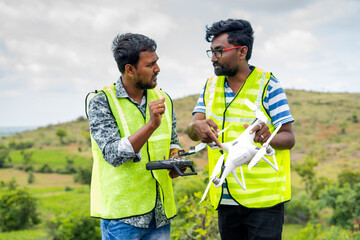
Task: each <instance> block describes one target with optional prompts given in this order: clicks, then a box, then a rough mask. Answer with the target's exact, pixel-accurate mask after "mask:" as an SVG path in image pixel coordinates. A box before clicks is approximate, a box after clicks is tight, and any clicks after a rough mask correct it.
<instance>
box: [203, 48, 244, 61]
mask: <svg viewBox="0 0 360 240" xmlns="http://www.w3.org/2000/svg"><path fill="white" fill-rule="evenodd" d="M241 47H243V46H236V47H231V48H224V49H215V50H212V49H209V50H206V54H207V56H208V57H209V58H212V56H213V55H215V57H216V58H221V56H222V54H223V52H224V51H228V50H232V49H237V48H241Z"/></svg>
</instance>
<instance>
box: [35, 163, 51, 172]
mask: <svg viewBox="0 0 360 240" xmlns="http://www.w3.org/2000/svg"><path fill="white" fill-rule="evenodd" d="M38 172H40V173H52V172H53V170H52V169H51V167H50V166H49V165H48V164H47V163H45V164H44V165H42V167H41V168H39V170H38Z"/></svg>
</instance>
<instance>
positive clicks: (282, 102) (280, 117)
mask: <svg viewBox="0 0 360 240" xmlns="http://www.w3.org/2000/svg"><path fill="white" fill-rule="evenodd" d="M252 69H253V68H252ZM205 87H206V85H205V86H204V88H203V89H202V91H201V93H200V96H199V99H198V101H197V103H196V106H195V108H194V111H193V112H192V114H193V115H194V114H195V113H204V114H205V110H206V106H205V103H204V91H205ZM224 88H225V99H226V105H229V104H230V102H231V101H232V100H233V98H234V97H235V93H234V92H233V91H232V89H231V88H230V87H229V85H228V84H227V81H225V83H224ZM263 106H264V108H265V110H266V111H267V113H268V114H269V116H270V118H271V122H272V123H273V124H274V126H275V127H277V126H278V125H279V123H282V124H285V123H289V122H293V121H294V118H293V117H292V115H291V112H290V108H289V104H288V101H287V98H286V94H285V92H284V89H283V88H282V87H281V86H280V82H279V81H278V80H277V79H275V78H274V77H271V78H270V80H269V84H268V87H267V91H266V95H265V98H264V100H263ZM220 204H223V205H238V204H237V203H236V202H235V201H234V200H233V199H232V198H231V196H230V195H229V193H228V190H227V186H226V182H224V184H223V195H222V199H221V202H220Z"/></svg>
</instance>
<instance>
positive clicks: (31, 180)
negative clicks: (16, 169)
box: [27, 171, 35, 184]
mask: <svg viewBox="0 0 360 240" xmlns="http://www.w3.org/2000/svg"><path fill="white" fill-rule="evenodd" d="M34 181H35V175H34V173H33V171H29V173H28V180H27V182H28V183H29V184H32V183H33V182H34Z"/></svg>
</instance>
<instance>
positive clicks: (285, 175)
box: [204, 68, 290, 208]
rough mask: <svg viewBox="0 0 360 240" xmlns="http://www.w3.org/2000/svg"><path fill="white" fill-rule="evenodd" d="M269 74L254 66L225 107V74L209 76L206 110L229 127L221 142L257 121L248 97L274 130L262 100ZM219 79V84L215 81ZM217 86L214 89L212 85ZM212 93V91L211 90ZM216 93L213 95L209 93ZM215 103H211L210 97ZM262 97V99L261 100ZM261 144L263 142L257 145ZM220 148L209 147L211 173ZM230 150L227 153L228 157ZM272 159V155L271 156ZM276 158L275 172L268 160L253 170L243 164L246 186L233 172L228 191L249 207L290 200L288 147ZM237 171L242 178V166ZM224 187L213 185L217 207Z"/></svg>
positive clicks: (211, 197)
mask: <svg viewBox="0 0 360 240" xmlns="http://www.w3.org/2000/svg"><path fill="white" fill-rule="evenodd" d="M270 76H271V74H270V73H264V71H263V70H261V69H259V68H255V69H254V70H253V71H252V72H251V74H250V75H249V77H248V78H247V80H246V82H245V83H244V85H243V86H242V88H241V89H240V90H239V92H238V93H237V94H236V96H235V97H234V99H233V100H232V102H231V103H230V104H229V105H228V106H226V99H225V90H224V82H225V77H224V76H219V77H217V78H209V80H208V82H207V84H206V89H205V92H204V101H205V104H206V109H207V111H208V109H210V110H209V111H210V112H209V113H206V115H207V116H209V118H211V119H213V120H214V121H215V123H216V124H217V125H218V126H219V128H220V129H224V128H226V127H228V126H229V124H230V127H229V129H228V130H227V131H225V132H224V133H223V134H222V135H221V136H220V141H221V142H229V141H232V140H234V139H235V138H237V137H238V136H239V135H240V134H241V133H242V132H243V131H244V130H245V128H244V126H243V125H244V124H245V123H246V124H248V125H250V124H251V123H252V122H253V121H254V120H255V114H254V112H253V111H252V110H250V109H249V108H248V107H247V106H246V105H245V103H244V101H245V99H249V100H250V101H251V102H253V103H255V104H256V105H257V106H258V108H259V109H261V111H263V112H264V114H265V115H266V116H267V117H268V121H267V122H266V124H267V126H268V127H269V130H270V132H273V131H274V126H273V124H272V123H271V119H270V117H269V116H268V114H267V113H266V111H265V109H264V107H263V105H262V104H261V103H262V100H263V98H264V96H265V94H264V93H263V89H264V88H265V87H266V86H267V83H268V81H269V79H270ZM264 78H265V81H264V80H261V79H264ZM213 82H216V83H213ZM212 86H213V87H214V90H213V91H212V90H211V89H210V88H211V87H212ZM212 92H213V93H212ZM211 94H213V96H212V97H211V96H210V95H211ZM211 98H213V100H212V102H213V103H212V105H211V106H208V103H210V99H211ZM259 99H260V101H259ZM256 145H257V146H261V145H260V144H256ZM220 155H221V154H220V151H219V150H212V149H210V148H208V158H209V173H210V174H211V173H212V171H213V169H214V167H215V164H216V162H217V160H218V158H219V157H220ZM226 157H227V153H226V152H225V159H226ZM268 159H269V160H270V161H271V162H273V159H272V158H268ZM276 159H277V163H278V165H279V168H280V169H279V171H278V172H276V171H274V169H273V168H272V167H271V166H270V165H268V164H267V163H266V162H265V161H260V162H259V163H258V166H256V167H254V168H252V170H251V172H250V171H249V170H248V168H247V165H245V166H242V169H243V172H244V177H245V182H246V186H247V189H246V190H242V189H241V188H240V186H239V185H238V183H237V182H236V180H235V178H234V177H233V175H232V174H230V175H228V177H227V178H226V181H227V186H228V191H229V194H230V195H231V196H232V198H233V199H234V200H235V201H236V202H238V203H239V204H241V205H243V206H245V207H249V208H263V207H271V206H274V205H276V204H278V203H280V202H284V201H287V200H289V199H290V154H289V150H276ZM236 172H237V174H238V176H239V177H240V176H241V175H240V169H239V168H237V169H236ZM221 196H222V188H221V187H219V188H215V187H214V186H213V185H211V188H210V200H211V203H212V205H213V206H214V207H215V208H217V207H218V204H219V202H220V200H221Z"/></svg>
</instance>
